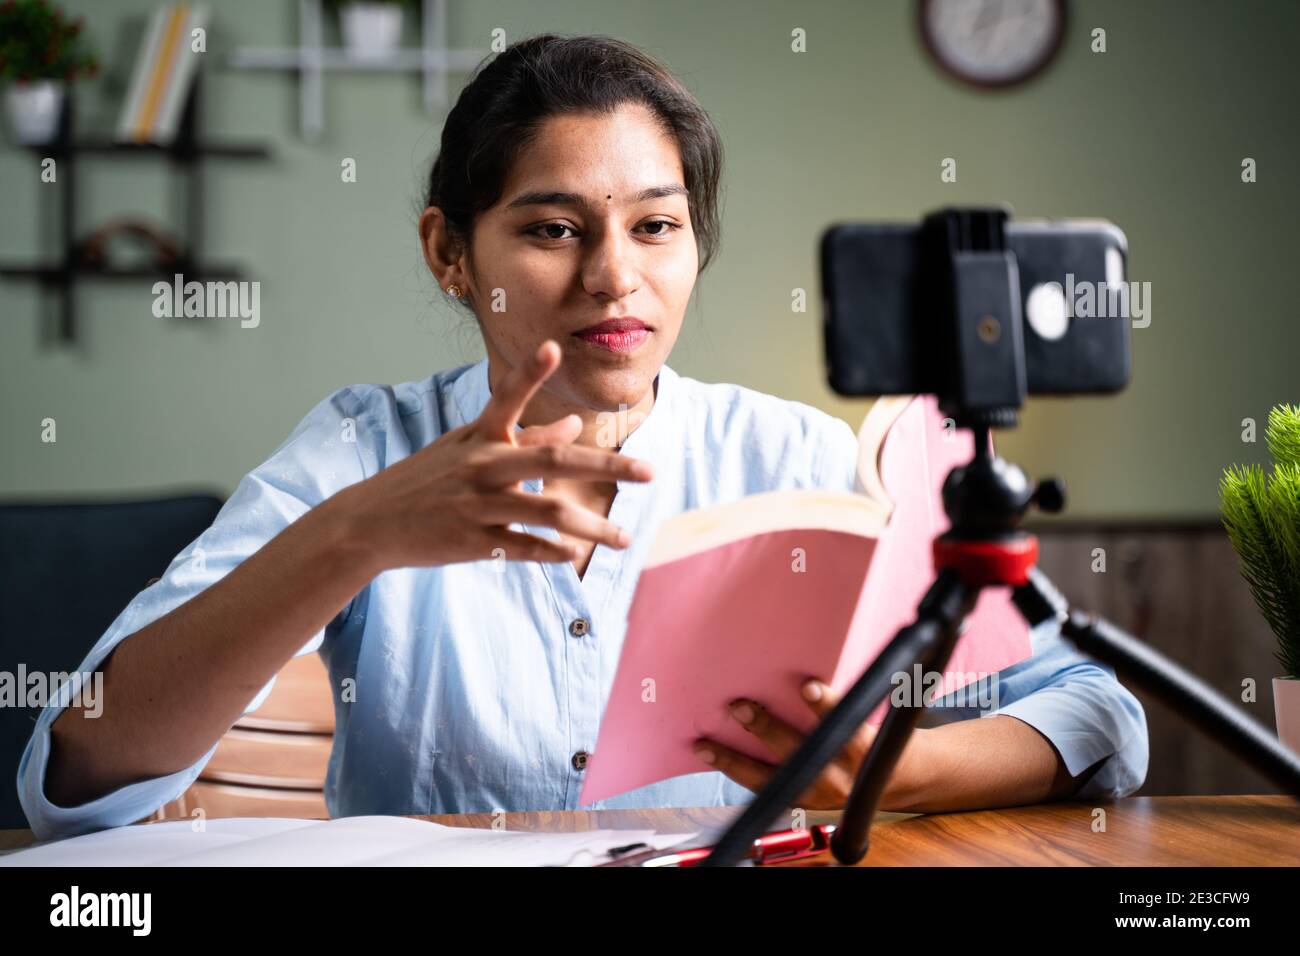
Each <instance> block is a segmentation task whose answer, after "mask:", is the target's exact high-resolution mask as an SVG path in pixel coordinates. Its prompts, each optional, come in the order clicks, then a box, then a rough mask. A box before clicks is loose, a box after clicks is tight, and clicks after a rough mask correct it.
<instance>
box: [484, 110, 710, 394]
mask: <svg viewBox="0 0 1300 956" xmlns="http://www.w3.org/2000/svg"><path fill="white" fill-rule="evenodd" d="M470 245H471V248H470V250H469V252H470V254H469V256H468V257H467V258H465V259H461V260H460V261H461V262H463V263H464V276H465V280H466V282H467V283H468V286H469V288H468V289H467V291H468V293H469V296H470V301H471V303H472V304H473V306H474V308H475V311H476V314H477V316H478V319H479V324H480V327H481V328H482V331H483V337H484V339H485V344H486V346H487V353H488V357H489V362H490V365H491V366H492V367H493V370H494V377H495V376H504V374H505V372H506V371H507V370H508V369H509V368H513V367H516V366H518V365H520V364H522V363H524V362H526V361H527V360H528V358H529V356H531V355H532V354H533V353H534V352H536V351H537V348H538V346H539V345H541V343H542V342H544V341H545V340H546V339H548V338H550V339H554V340H555V341H556V342H558V343H559V345H560V348H561V350H562V358H563V360H562V362H561V364H560V367H559V368H558V369H557V370H556V372H555V373H554V374H553V375H552V376H551V377H550V378H549V379H548V380H547V381H546V382H545V383H544V385H543V386H542V392H547V393H549V395H547V396H543V395H542V394H541V393H539V395H538V396H537V397H539V398H549V401H544V402H543V404H545V405H547V406H553V407H557V408H558V407H561V406H574V407H576V408H588V409H594V410H596V411H609V410H614V411H617V410H618V409H619V406H620V405H622V406H624V407H625V408H632V407H634V406H636V405H637V404H638V403H641V402H643V401H644V402H646V403H648V402H649V401H651V400H652V399H650V398H649V394H650V389H651V387H652V383H653V381H654V377H655V376H656V375H657V374H658V373H659V368H660V366H661V365H663V364H664V361H665V360H666V359H667V357H668V354H669V352H671V351H672V348H673V343H674V342H675V341H676V340H677V333H678V331H679V330H680V329H681V324H682V317H683V315H684V314H685V311H686V305H687V302H688V301H689V299H690V296H691V290H692V289H693V288H694V286H695V279H696V275H697V273H698V271H699V259H698V253H697V250H696V246H695V235H694V232H693V230H692V227H691V220H690V213H689V208H688V205H687V195H686V188H685V185H684V177H683V173H682V163H681V158H680V156H679V154H678V150H677V145H676V143H675V141H674V140H673V139H672V137H671V136H669V135H668V134H666V133H665V132H664V131H663V130H662V129H661V128H660V127H659V125H658V124H657V123H656V122H655V120H654V118H653V114H651V113H650V111H649V110H648V109H646V108H645V107H644V106H641V105H639V104H637V105H631V104H629V105H626V106H623V107H621V108H619V109H618V110H617V111H616V112H614V113H612V114H609V115H562V116H553V117H550V118H549V119H548V120H546V122H545V124H544V126H543V127H542V129H541V131H540V134H539V135H538V136H537V138H536V140H535V141H534V142H533V144H532V145H531V146H530V147H529V148H528V149H527V150H525V151H524V152H523V153H522V154H521V156H520V158H519V159H518V161H517V162H516V163H515V164H514V168H513V169H512V170H511V172H510V174H509V175H508V176H507V178H506V183H505V188H504V190H503V192H502V195H501V199H500V200H499V201H498V202H497V203H496V205H495V206H493V207H492V208H491V209H489V210H487V211H486V212H484V213H483V214H482V215H481V216H480V218H479V219H478V220H477V222H476V224H475V227H474V234H473V238H472V240H471V243H470ZM613 318H636V319H639V320H641V322H643V323H644V324H645V326H646V331H645V332H644V333H643V334H639V335H638V334H632V335H623V336H608V335H606V336H605V337H604V338H603V339H602V338H599V337H598V338H592V337H591V336H590V335H588V336H587V337H584V336H580V335H578V334H576V333H578V332H580V331H581V330H584V329H587V328H589V327H590V326H592V325H595V324H597V323H599V322H602V321H604V320H606V319H613ZM503 366H504V367H503Z"/></svg>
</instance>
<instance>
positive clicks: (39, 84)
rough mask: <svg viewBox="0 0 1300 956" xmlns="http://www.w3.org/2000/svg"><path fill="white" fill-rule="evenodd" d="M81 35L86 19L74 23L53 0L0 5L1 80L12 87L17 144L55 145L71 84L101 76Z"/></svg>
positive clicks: (11, 0) (8, 99) (9, 103)
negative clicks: (82, 78)
mask: <svg viewBox="0 0 1300 956" xmlns="http://www.w3.org/2000/svg"><path fill="white" fill-rule="evenodd" d="M81 30H82V18H80V17H78V18H77V19H75V20H70V19H69V18H68V17H67V16H66V15H65V14H64V13H63V11H61V10H59V9H58V8H57V7H53V6H51V5H50V4H49V2H48V0H4V2H3V3H0V79H2V80H5V81H6V84H7V89H6V90H5V111H6V112H7V113H8V115H9V125H10V128H11V129H12V130H13V133H14V138H15V139H17V140H18V142H20V143H25V144H30V145H39V144H43V143H48V142H50V141H51V140H53V139H54V137H55V136H56V135H57V134H58V129H59V116H60V115H61V114H62V112H63V100H64V97H65V96H66V95H67V90H66V84H68V83H70V82H72V81H73V80H75V79H76V78H77V77H78V76H82V75H85V76H95V75H96V74H97V73H98V72H99V62H98V60H96V59H95V57H94V56H93V55H92V54H90V53H89V52H87V51H86V49H85V43H84V40H85V38H84V37H83V36H82V32H81Z"/></svg>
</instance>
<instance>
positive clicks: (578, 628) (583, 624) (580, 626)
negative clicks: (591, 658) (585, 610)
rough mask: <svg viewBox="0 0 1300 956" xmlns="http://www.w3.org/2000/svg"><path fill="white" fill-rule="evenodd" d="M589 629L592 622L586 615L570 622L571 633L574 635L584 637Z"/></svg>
mask: <svg viewBox="0 0 1300 956" xmlns="http://www.w3.org/2000/svg"><path fill="white" fill-rule="evenodd" d="M589 630H591V624H590V622H588V621H587V619H586V618H585V617H579V618H575V619H574V620H572V621H570V622H569V633H570V634H572V635H573V636H574V637H582V636H583V635H584V634H586V633H587V631H589Z"/></svg>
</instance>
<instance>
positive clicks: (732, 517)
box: [581, 396, 1031, 804]
mask: <svg viewBox="0 0 1300 956" xmlns="http://www.w3.org/2000/svg"><path fill="white" fill-rule="evenodd" d="M858 442H859V459H858V470H857V487H856V489H855V491H856V493H844V492H823V491H816V490H794V491H776V492H769V493H765V494H758V495H750V496H749V497H746V498H743V499H741V500H740V501H736V502H732V503H728V504H724V505H718V506H715V507H711V508H704V509H700V510H697V511H689V512H686V513H684V514H681V515H676V516H674V517H672V518H670V519H668V520H667V521H665V522H663V523H662V524H661V525H660V527H659V530H658V533H657V534H656V537H655V542H654V545H653V546H652V548H651V550H650V554H649V556H648V558H647V561H646V564H645V566H644V568H643V570H642V572H641V576H640V578H639V579H638V580H637V588H636V593H635V594H634V595H633V598H632V605H631V608H630V610H629V612H628V627H627V633H626V636H625V638H624V642H623V649H622V653H621V656H620V657H619V663H618V670H617V672H616V674H615V676H614V684H613V688H612V690H611V692H610V697H609V700H608V702H607V703H606V707H605V712H604V716H603V718H602V720H601V725H600V732H599V734H598V736H597V738H596V747H595V750H594V751H593V752H592V755H591V758H590V760H589V762H588V764H587V773H586V779H585V781H584V784H583V788H582V796H581V803H583V804H591V803H594V802H596V801H598V800H604V799H606V798H608V797H612V796H615V795H617V794H620V793H624V792H626V791H628V790H633V789H636V788H637V787H642V786H645V785H647V784H650V783H654V782H656V781H659V780H664V779H667V778H668V777H675V776H678V775H679V774H687V773H700V772H704V771H707V770H708V769H709V767H708V765H707V764H705V763H703V762H702V761H701V760H700V759H699V758H698V757H696V756H695V754H694V753H693V750H692V745H693V743H694V742H695V741H696V740H697V739H698V738H700V737H711V738H713V739H715V740H718V741H719V742H721V743H723V744H726V745H727V746H730V747H732V748H734V749H736V750H739V751H741V752H743V753H746V754H748V755H750V756H752V757H754V758H756V759H759V760H762V761H764V762H766V763H776V762H777V758H776V756H775V755H774V754H772V753H771V752H770V751H768V749H767V748H766V746H765V745H763V744H762V742H761V741H759V740H758V739H757V738H755V737H753V736H752V735H750V734H749V733H748V732H747V731H746V730H745V729H744V728H743V727H741V726H740V724H738V723H737V722H736V721H735V719H734V718H732V717H731V715H730V714H729V712H728V710H727V704H728V702H730V701H732V700H734V699H736V698H737V697H747V698H750V699H753V700H757V701H759V702H760V703H762V704H763V705H764V706H766V707H767V708H768V709H769V710H770V711H771V712H772V713H774V714H776V715H777V716H778V717H781V718H783V719H784V720H786V721H787V722H788V723H790V724H791V725H793V726H795V727H798V728H799V729H800V730H802V731H803V732H804V733H807V732H808V731H810V730H811V729H812V728H813V726H815V724H816V717H815V716H814V715H813V713H812V711H811V710H809V708H808V705H807V704H806V703H805V702H804V700H803V698H802V697H801V696H800V695H799V687H800V685H801V684H802V683H803V681H804V680H805V679H807V678H809V677H818V678H820V679H822V680H824V681H826V682H827V683H829V684H830V686H831V688H832V689H833V690H835V691H836V692H838V693H843V692H844V691H845V690H847V689H848V687H850V686H851V685H852V684H853V683H854V681H856V680H857V678H858V677H859V676H860V675H861V673H862V671H863V670H865V669H866V667H867V666H868V665H869V664H870V663H871V662H872V661H873V660H874V659H875V658H876V656H877V655H878V654H879V653H880V651H881V650H883V649H884V647H885V645H886V644H888V643H889V641H890V640H891V639H892V638H893V636H894V634H895V633H896V632H897V631H898V629H899V628H900V627H902V626H904V625H905V624H908V623H910V622H911V621H912V620H914V619H915V616H916V607H917V604H918V603H919V602H920V600H921V597H922V596H923V595H924V594H925V591H926V589H927V588H928V587H929V586H930V583H931V581H932V579H933V577H934V561H933V558H932V556H931V551H930V544H931V541H932V540H933V538H934V536H935V535H936V534H939V533H941V532H942V531H944V530H946V529H947V527H948V519H947V516H946V515H945V514H944V511H943V504H942V499H941V496H940V490H941V488H942V487H943V481H944V478H945V477H947V474H948V472H949V470H950V469H951V468H952V467H953V466H954V465H957V464H960V463H963V462H966V461H969V460H970V458H971V455H972V452H973V448H974V439H973V438H972V436H971V435H970V433H969V432H966V431H958V430H956V429H949V428H946V427H945V421H944V418H943V416H942V414H941V413H940V412H939V410H938V404H937V401H936V400H935V399H934V398H933V397H930V396H916V397H910V396H903V397H893V398H882V399H879V400H877V401H876V402H875V404H874V405H873V406H872V408H871V410H870V412H869V413H868V414H867V417H866V419H865V420H864V421H863V423H862V428H861V429H860V430H859V433H858ZM967 624H968V627H967V629H966V631H965V632H964V633H963V634H962V636H961V637H960V638H959V639H958V642H957V645H956V648H955V650H954V652H953V656H952V659H951V660H950V661H949V662H948V666H947V668H946V669H945V671H944V673H943V675H942V678H941V679H940V678H939V676H938V675H933V677H931V675H920V676H921V677H922V682H921V684H922V686H921V687H920V688H919V689H917V690H916V693H918V694H920V693H924V694H925V695H926V699H927V700H928V699H929V698H930V695H931V694H936V695H937V696H946V695H948V694H950V693H952V692H953V691H955V690H958V689H959V688H962V687H965V686H966V685H968V684H973V683H975V682H976V681H978V680H980V679H981V678H983V677H984V676H985V675H987V674H992V673H995V672H997V671H1000V670H1003V669H1005V668H1007V667H1010V666H1011V665H1012V664H1016V663H1018V662H1019V661H1022V660H1024V659H1025V658H1027V657H1028V656H1029V655H1030V653H1031V648H1030V643H1029V629H1028V625H1027V624H1026V623H1025V622H1024V620H1023V619H1022V618H1021V617H1020V615H1019V614H1018V613H1017V611H1016V609H1015V607H1014V605H1012V603H1011V592H1010V589H1009V588H1005V587H1004V588H990V589H986V590H985V591H984V592H983V593H982V594H981V596H980V599H979V602H978V604H977V605H976V607H975V610H974V612H973V614H972V615H971V616H970V618H969V619H968V620H967ZM903 689H904V688H903V686H902V685H901V684H900V685H899V691H898V692H900V693H901V692H903ZM908 692H909V693H910V692H911V690H910V688H908ZM972 698H973V693H972ZM968 703H974V701H973V699H972V700H971V701H968ZM886 706H887V704H882V705H881V706H880V707H878V708H877V709H876V711H875V712H874V713H873V714H872V715H871V718H870V720H869V723H871V724H872V725H873V726H879V724H880V721H881V720H883V719H884V714H885V707H886Z"/></svg>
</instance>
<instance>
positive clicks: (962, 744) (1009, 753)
mask: <svg viewBox="0 0 1300 956" xmlns="http://www.w3.org/2000/svg"><path fill="white" fill-rule="evenodd" d="M1100 766H1101V761H1098V762H1097V763H1095V764H1093V765H1092V766H1091V767H1089V768H1088V769H1087V770H1085V771H1084V772H1083V773H1081V774H1080V775H1079V776H1078V777H1072V776H1071V775H1070V771H1069V770H1068V769H1067V768H1066V766H1065V761H1064V760H1062V759H1061V756H1060V754H1058V753H1057V752H1056V749H1055V748H1054V747H1053V746H1052V744H1051V743H1050V742H1049V741H1048V739H1047V738H1046V737H1044V736H1043V735H1042V734H1040V733H1039V732H1038V731H1037V730H1035V729H1034V728H1033V727H1031V726H1029V725H1028V724H1026V723H1024V722H1023V721H1020V720H1017V719H1016V718H1014V717H1007V716H1004V715H996V716H993V717H986V718H983V719H978V720H962V721H958V722H956V723H952V724H947V725H945V726H942V727H931V728H928V729H918V730H917V731H915V732H914V733H913V735H912V738H911V739H910V740H909V741H908V745H907V748H906V749H905V750H904V751H903V756H902V758H901V759H900V760H899V764H898V767H897V768H895V772H894V774H893V776H892V777H891V778H890V782H889V786H888V787H887V788H886V789H885V793H884V794H883V796H882V798H881V804H880V808H881V809H882V810H894V811H898V812H904V813H943V812H947V811H953V810H978V809H982V808H993V807H1012V806H1019V805H1022V804H1028V803H1046V802H1048V801H1051V800H1060V799H1065V798H1067V797H1070V796H1073V795H1074V794H1075V793H1076V792H1077V791H1078V790H1079V788H1080V787H1082V786H1083V785H1084V784H1085V783H1086V782H1087V781H1088V780H1089V779H1090V778H1091V777H1092V775H1093V774H1094V773H1095V772H1096V770H1097V768H1098V767H1100Z"/></svg>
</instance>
